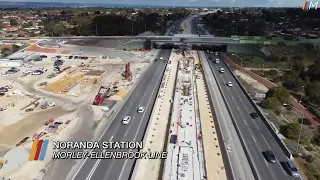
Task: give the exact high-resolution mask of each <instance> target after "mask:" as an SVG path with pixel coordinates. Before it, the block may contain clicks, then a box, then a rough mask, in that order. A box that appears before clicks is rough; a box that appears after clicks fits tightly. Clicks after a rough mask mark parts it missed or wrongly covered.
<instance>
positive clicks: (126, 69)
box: [122, 63, 132, 80]
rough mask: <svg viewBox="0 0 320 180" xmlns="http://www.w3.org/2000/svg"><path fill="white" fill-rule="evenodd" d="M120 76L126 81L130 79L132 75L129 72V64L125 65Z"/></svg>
mask: <svg viewBox="0 0 320 180" xmlns="http://www.w3.org/2000/svg"><path fill="white" fill-rule="evenodd" d="M122 76H123V77H124V78H125V79H128V80H130V79H131V76H132V73H131V71H130V63H128V64H126V67H125V70H124V72H123V73H122Z"/></svg>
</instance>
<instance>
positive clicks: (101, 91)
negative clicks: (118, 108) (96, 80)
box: [92, 86, 110, 105]
mask: <svg viewBox="0 0 320 180" xmlns="http://www.w3.org/2000/svg"><path fill="white" fill-rule="evenodd" d="M109 91H110V88H106V87H104V86H100V89H99V91H98V93H97V95H96V97H95V98H94V101H93V103H92V104H93V105H100V104H101V103H102V102H103V100H104V99H105V98H106V94H107V93H108V92H109Z"/></svg>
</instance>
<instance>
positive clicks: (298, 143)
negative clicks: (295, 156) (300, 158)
mask: <svg viewBox="0 0 320 180" xmlns="http://www.w3.org/2000/svg"><path fill="white" fill-rule="evenodd" d="M303 120H304V115H303V114H302V120H301V123H300V132H299V137H298V142H297V149H296V153H298V151H299V145H300V139H301V132H302V125H303Z"/></svg>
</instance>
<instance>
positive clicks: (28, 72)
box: [23, 70, 33, 74]
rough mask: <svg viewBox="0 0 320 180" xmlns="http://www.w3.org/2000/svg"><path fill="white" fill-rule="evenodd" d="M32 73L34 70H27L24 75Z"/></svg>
mask: <svg viewBox="0 0 320 180" xmlns="http://www.w3.org/2000/svg"><path fill="white" fill-rule="evenodd" d="M32 72H33V70H25V71H23V74H30V73H32Z"/></svg>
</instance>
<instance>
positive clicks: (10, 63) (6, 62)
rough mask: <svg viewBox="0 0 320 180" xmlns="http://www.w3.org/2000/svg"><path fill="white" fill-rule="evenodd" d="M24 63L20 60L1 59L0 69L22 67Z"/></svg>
mask: <svg viewBox="0 0 320 180" xmlns="http://www.w3.org/2000/svg"><path fill="white" fill-rule="evenodd" d="M23 63H24V61H23V60H19V59H0V67H21V66H23Z"/></svg>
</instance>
